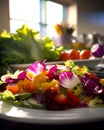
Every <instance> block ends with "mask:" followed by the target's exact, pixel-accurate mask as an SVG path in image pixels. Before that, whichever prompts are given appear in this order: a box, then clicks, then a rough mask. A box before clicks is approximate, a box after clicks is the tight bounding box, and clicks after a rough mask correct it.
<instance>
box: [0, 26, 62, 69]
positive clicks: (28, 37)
mask: <svg viewBox="0 0 104 130" xmlns="http://www.w3.org/2000/svg"><path fill="white" fill-rule="evenodd" d="M63 49H64V48H63V46H60V47H59V46H56V45H54V42H53V40H52V39H51V38H49V37H48V36H46V37H44V38H40V37H39V32H38V31H36V30H34V29H33V28H29V27H28V26H27V25H23V26H22V27H21V28H18V29H17V30H16V33H8V32H7V31H6V30H4V31H3V32H2V33H1V35H0V69H2V70H4V69H6V68H8V66H9V65H10V64H23V63H32V62H34V61H36V60H39V61H42V60H43V59H47V61H58V60H59V58H60V53H61V52H62V51H63Z"/></svg>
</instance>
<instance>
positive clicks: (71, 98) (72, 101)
mask: <svg viewBox="0 0 104 130" xmlns="http://www.w3.org/2000/svg"><path fill="white" fill-rule="evenodd" d="M67 97H68V102H69V105H70V106H71V107H78V106H79V104H80V98H79V97H78V96H76V95H75V94H74V93H72V92H70V91H67Z"/></svg>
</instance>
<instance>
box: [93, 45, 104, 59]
mask: <svg viewBox="0 0 104 130" xmlns="http://www.w3.org/2000/svg"><path fill="white" fill-rule="evenodd" d="M91 53H92V55H93V56H94V57H97V58H101V57H102V56H103V55H104V45H102V44H97V43H96V44H94V45H93V46H92V47H91Z"/></svg>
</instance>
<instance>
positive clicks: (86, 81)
mask: <svg viewBox="0 0 104 130" xmlns="http://www.w3.org/2000/svg"><path fill="white" fill-rule="evenodd" d="M45 62H46V61H45V60H44V61H35V62H34V63H32V64H31V65H30V66H29V67H28V68H27V69H26V70H24V71H19V70H18V71H16V72H15V73H14V74H12V73H7V75H6V74H5V75H3V76H1V82H2V84H1V85H0V91H1V93H0V100H2V101H6V102H8V103H10V104H12V105H15V106H21V107H27V108H31V109H47V110H67V109H70V108H80V107H101V106H104V83H103V79H101V78H99V77H97V76H96V75H95V74H94V73H92V72H90V71H89V69H88V68H87V67H86V66H83V67H79V66H78V65H75V63H74V61H72V60H71V61H70V60H68V61H66V62H65V63H64V65H47V64H45Z"/></svg>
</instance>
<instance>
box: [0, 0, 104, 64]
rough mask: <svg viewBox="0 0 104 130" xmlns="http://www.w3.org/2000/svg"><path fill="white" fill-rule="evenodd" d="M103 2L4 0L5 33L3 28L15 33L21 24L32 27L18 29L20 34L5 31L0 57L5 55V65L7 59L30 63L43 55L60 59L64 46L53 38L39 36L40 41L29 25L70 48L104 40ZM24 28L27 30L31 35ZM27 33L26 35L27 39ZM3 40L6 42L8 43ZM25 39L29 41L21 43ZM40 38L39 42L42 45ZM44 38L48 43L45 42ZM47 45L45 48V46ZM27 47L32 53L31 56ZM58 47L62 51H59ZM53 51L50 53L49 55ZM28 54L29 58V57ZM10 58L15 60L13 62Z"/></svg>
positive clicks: (0, 17)
mask: <svg viewBox="0 0 104 130" xmlns="http://www.w3.org/2000/svg"><path fill="white" fill-rule="evenodd" d="M103 5H104V0H96V1H94V0H0V33H1V34H2V32H3V30H6V31H7V32H8V33H13V34H15V33H16V31H17V29H19V28H21V27H22V26H23V25H24V24H25V25H27V27H28V28H27V27H23V28H22V29H20V30H18V32H17V35H18V36H16V35H9V36H8V34H7V32H4V33H3V34H2V35H1V41H0V57H2V58H1V59H0V62H1V63H0V65H1V66H4V65H5V64H7V63H8V64H11V63H28V62H33V61H35V60H42V59H48V61H55V60H59V54H60V52H61V51H62V48H61V49H60V48H55V47H54V46H53V43H52V42H51V40H50V39H45V40H43V39H42V40H43V41H41V39H39V40H40V41H39V40H38V41H37V39H36V38H34V39H33V37H34V36H33V35H34V31H33V30H31V29H30V30H29V28H32V29H34V30H35V31H38V32H39V37H40V38H43V37H48V38H51V39H52V40H53V41H54V43H55V45H59V46H60V45H64V46H65V47H66V48H67V47H68V49H70V48H77V49H84V48H87V49H90V48H91V46H92V45H93V44H95V43H103V44H104V6H103ZM26 29H27V30H26ZM24 30H25V31H27V36H26V35H25V34H26V32H25V31H24ZM29 31H30V32H31V34H32V35H31V36H30V34H28V33H30V32H29ZM21 32H22V34H23V35H22V38H20V36H21V35H20V34H19V33H21ZM36 33H37V32H36ZM23 36H24V37H25V36H26V37H25V42H24V37H23ZM32 36H33V37H32ZM4 37H5V38H4ZM11 37H12V38H11ZM17 37H18V38H17ZM31 38H32V39H31ZM4 39H5V40H6V42H5V40H4ZM20 39H22V41H20ZM27 39H28V40H27ZM11 40H12V43H11ZM16 40H17V41H16ZM31 40H32V42H31ZM3 42H5V45H4V43H3ZM8 42H9V43H10V44H8ZM21 42H22V43H25V44H21ZM34 42H35V44H34ZM37 42H38V43H39V44H38V46H37ZM41 42H43V43H47V44H48V45H46V44H44V45H43V44H41ZM29 43H30V44H29ZM70 43H72V44H70ZM83 43H84V44H83ZM21 45H23V46H21ZM24 45H25V46H24ZM28 45H29V46H28ZM30 45H31V46H30ZM33 46H34V48H33ZM36 46H37V47H36ZM39 46H40V48H41V49H40V48H39ZM44 47H45V49H44V50H43V48H44ZM8 48H9V49H8ZM17 48H18V50H17ZM8 50H11V51H8ZM21 50H22V51H21ZM24 50H25V52H24ZM27 50H28V54H30V57H29V56H27ZM34 50H35V51H34ZM40 50H43V51H44V52H45V53H46V54H45V55H44V56H43V54H42V51H40ZM47 50H48V51H47ZM19 51H20V52H22V54H21V55H22V56H24V57H23V58H21V55H20V53H19ZM57 51H58V55H56V54H57ZM7 52H8V54H7ZM23 52H24V53H23ZM49 52H50V55H47V54H49ZM55 52H56V53H55ZM11 53H12V54H11ZM4 54H5V55H4ZM17 54H18V59H19V60H18V61H16V60H14V59H17ZM53 55H54V56H53ZM42 56H43V57H42ZM49 56H51V58H50V57H49ZM4 57H5V58H4ZM13 57H16V58H13ZM27 57H29V58H28V59H27ZM53 57H55V58H53ZM6 58H7V60H6ZM10 58H11V59H12V60H14V61H11V62H10ZM52 58H53V59H52ZM56 58H57V59H56ZM4 59H5V62H4ZM20 59H21V60H20ZM8 64H7V65H8Z"/></svg>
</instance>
